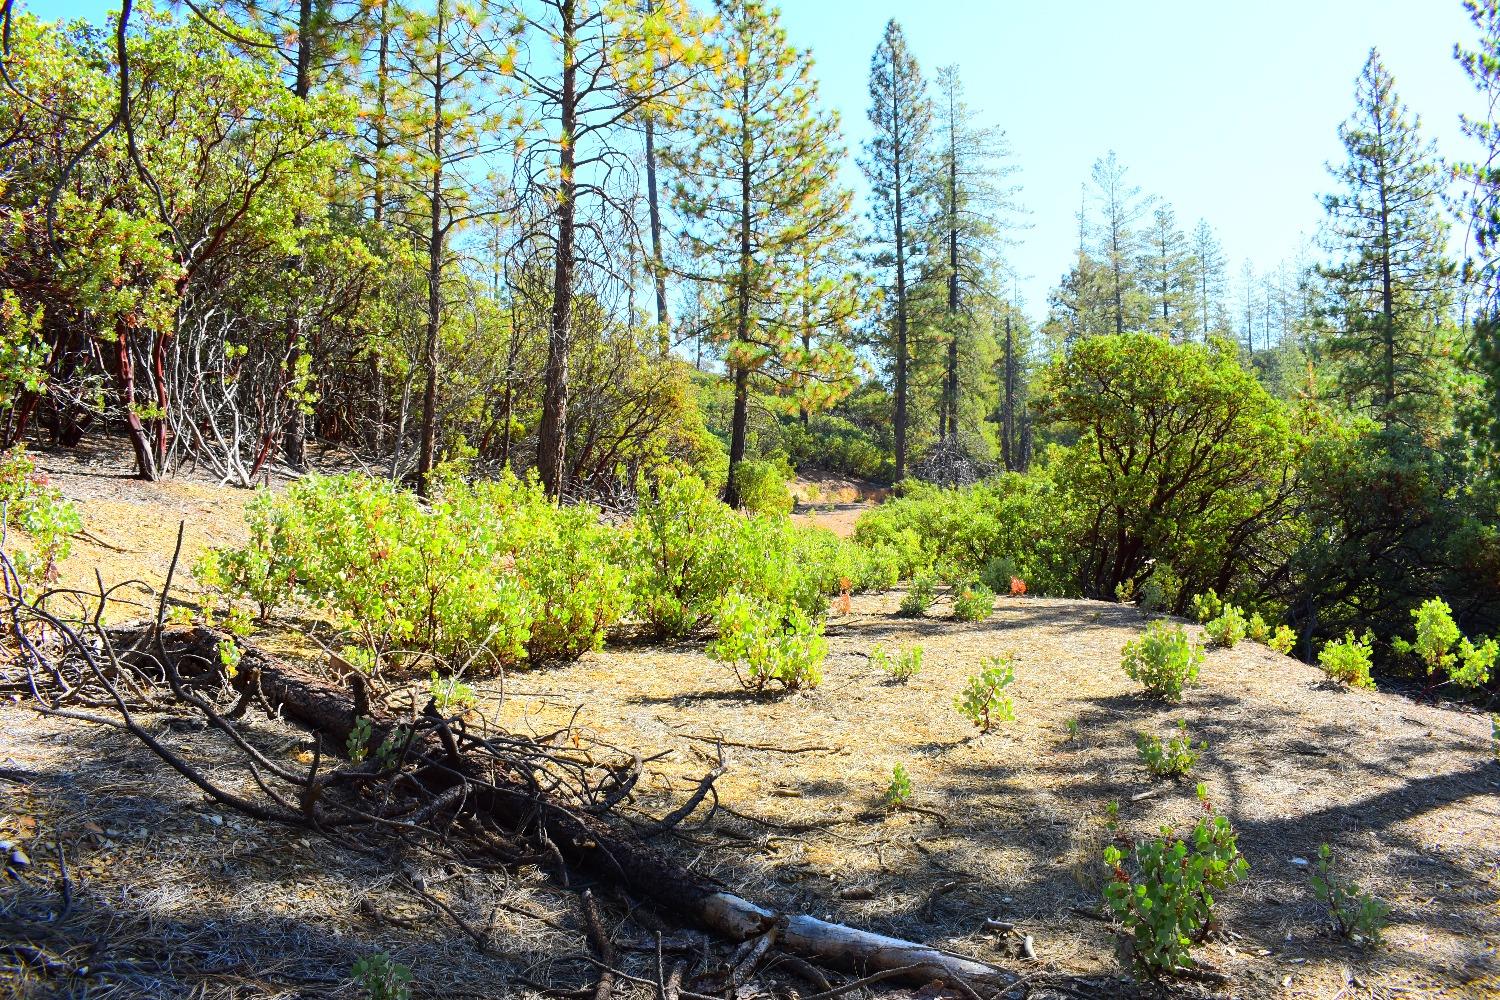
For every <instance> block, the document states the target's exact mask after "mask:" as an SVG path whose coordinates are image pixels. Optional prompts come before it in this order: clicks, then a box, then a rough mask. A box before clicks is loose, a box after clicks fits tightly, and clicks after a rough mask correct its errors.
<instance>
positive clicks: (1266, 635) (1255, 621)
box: [1245, 611, 1271, 643]
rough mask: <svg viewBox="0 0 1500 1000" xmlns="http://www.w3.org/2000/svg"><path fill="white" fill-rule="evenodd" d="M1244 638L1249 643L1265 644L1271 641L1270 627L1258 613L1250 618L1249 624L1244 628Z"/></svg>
mask: <svg viewBox="0 0 1500 1000" xmlns="http://www.w3.org/2000/svg"><path fill="white" fill-rule="evenodd" d="M1245 638H1247V639H1249V640H1250V641H1251V642H1259V643H1266V642H1269V641H1270V639H1271V626H1270V625H1267V624H1266V620H1265V619H1264V618H1262V617H1261V615H1260V612H1259V611H1257V612H1255V614H1253V615H1251V616H1250V622H1249V624H1248V625H1246V626H1245Z"/></svg>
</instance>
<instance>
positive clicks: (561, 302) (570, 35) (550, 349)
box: [537, 0, 578, 497]
mask: <svg viewBox="0 0 1500 1000" xmlns="http://www.w3.org/2000/svg"><path fill="white" fill-rule="evenodd" d="M558 9H559V12H560V13H561V15H562V32H561V33H562V53H563V55H562V61H563V64H562V87H561V96H560V100H559V108H558V111H559V114H560V115H561V118H562V131H561V139H560V143H559V149H558V172H559V178H558V191H557V246H556V249H555V254H556V260H555V261H554V264H553V274H552V316H551V327H550V329H549V330H548V335H547V367H546V371H545V373H544V375H543V386H542V421H541V428H540V430H539V439H538V444H537V465H538V466H539V467H540V471H541V477H542V486H543V487H544V488H545V489H546V491H547V495H548V496H551V497H557V496H559V495H561V493H562V490H563V486H564V481H563V480H564V475H565V465H564V463H565V461H566V458H567V455H566V452H567V436H568V347H569V345H570V342H571V340H572V332H573V267H574V259H573V258H574V254H575V252H576V250H575V246H574V226H575V224H576V219H577V204H576V198H577V183H576V180H575V178H574V167H575V150H574V148H573V137H574V132H575V131H576V129H577V127H578V79H577V78H578V66H577V63H576V62H575V60H574V57H573V55H572V54H571V53H572V51H573V46H574V44H575V43H576V38H575V35H576V33H577V26H576V24H575V23H574V3H573V0H566V2H564V3H561V4H559V7H558Z"/></svg>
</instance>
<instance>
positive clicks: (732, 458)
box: [724, 73, 752, 507]
mask: <svg viewBox="0 0 1500 1000" xmlns="http://www.w3.org/2000/svg"><path fill="white" fill-rule="evenodd" d="M742 80H743V85H742V94H741V98H742V103H741V105H740V106H741V108H748V107H749V106H750V75H749V74H748V73H746V74H743V76H742ZM749 127H750V126H749V123H748V121H746V122H745V124H744V128H745V130H746V133H747V134H746V135H745V137H744V142H743V143H741V145H740V149H741V153H740V273H739V282H738V288H737V289H736V302H735V331H734V332H735V340H736V342H737V343H738V344H739V345H741V349H742V350H743V345H744V344H745V343H746V342H748V340H749V339H750V265H751V263H752V259H751V249H750V148H751V146H750V136H749V134H748V131H749ZM733 353H734V352H733V349H731V354H733ZM732 368H733V371H734V417H733V419H732V420H731V422H730V430H729V482H727V483H725V484H724V502H725V503H727V504H728V505H729V506H731V507H738V506H739V505H740V488H739V484H738V483H737V482H736V481H735V473H736V472H738V471H739V464H740V463H741V462H743V461H744V460H745V438H746V435H747V431H748V429H749V423H750V372H749V371H748V370H747V369H746V368H745V367H744V365H743V363H733V364H732Z"/></svg>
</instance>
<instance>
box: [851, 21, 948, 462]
mask: <svg viewBox="0 0 1500 1000" xmlns="http://www.w3.org/2000/svg"><path fill="white" fill-rule="evenodd" d="M932 115H933V108H932V101H931V99H930V97H929V96H928V93H927V84H926V81H924V80H923V78H922V70H921V67H919V66H918V65H917V60H916V57H915V56H913V55H912V54H911V51H910V50H909V49H908V48H907V46H906V36H905V35H904V34H903V33H902V31H901V26H900V25H899V24H897V23H896V22H895V21H894V20H892V21H890V22H889V23H887V24H886V26H885V36H884V37H883V38H882V39H881V40H880V44H879V45H878V46H877V47H876V49H875V55H874V57H873V58H872V59H871V61H870V125H871V128H872V131H873V135H872V136H871V138H870V140H869V142H868V143H866V144H865V155H864V157H863V159H862V160H861V161H860V165H861V166H862V167H863V168H864V172H865V177H866V179H867V180H868V181H869V184H870V193H871V201H872V205H871V210H870V217H871V221H872V222H873V224H874V230H875V232H874V240H875V243H876V245H877V246H878V247H879V248H880V252H879V255H878V257H877V258H876V263H877V264H878V265H879V266H880V267H881V269H882V270H883V271H884V272H885V285H886V288H887V291H888V296H887V300H888V302H889V304H890V308H891V321H892V330H891V334H892V336H891V350H890V354H891V369H892V378H893V384H892V390H893V394H894V396H895V413H894V414H893V418H894V419H893V430H894V433H895V450H896V469H895V474H896V478H897V479H898V480H899V479H900V478H901V477H903V476H904V475H905V474H906V465H907V458H908V456H907V436H908V435H907V431H908V425H909V422H910V421H909V414H908V413H907V404H908V395H909V390H910V385H909V384H908V383H909V377H910V366H911V355H912V350H911V343H910V334H911V329H910V323H911V316H910V308H911V301H910V293H911V288H910V278H911V277H912V275H913V273H914V271H915V264H916V262H917V251H918V247H919V241H918V240H917V239H916V238H915V233H916V231H917V230H919V229H920V228H922V227H923V226H924V225H925V224H926V222H927V221H928V212H929V210H930V209H929V205H928V187H927V185H928V182H929V180H930V178H931V162H932V161H931V149H930V148H929V145H928V144H929V142H930V140H931V130H932Z"/></svg>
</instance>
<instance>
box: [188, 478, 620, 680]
mask: <svg viewBox="0 0 1500 1000" xmlns="http://www.w3.org/2000/svg"><path fill="white" fill-rule="evenodd" d="M247 516H248V520H249V526H250V540H249V542H248V543H247V544H246V545H244V546H242V547H239V548H228V549H214V550H210V551H209V552H208V553H206V554H205V555H204V556H203V557H202V558H201V559H200V560H199V562H198V564H197V566H196V568H195V573H196V575H197V577H198V579H199V581H200V582H201V583H202V584H204V585H205V586H206V587H208V588H209V589H210V591H211V592H214V593H217V594H218V595H219V597H220V598H221V601H222V602H226V603H227V602H232V601H234V600H249V601H253V602H254V603H255V604H256V605H257V606H258V607H259V610H260V612H261V614H262V616H264V615H266V614H269V613H271V612H273V611H275V610H277V609H281V608H288V607H297V608H300V609H303V610H308V611H312V612H314V613H317V614H321V615H324V616H326V617H327V618H328V619H329V620H330V621H331V622H332V623H333V624H334V626H335V627H336V628H338V629H339V630H340V631H341V633H342V634H343V635H344V636H345V637H346V643H347V645H346V648H345V650H343V651H342V652H343V654H344V658H345V659H346V660H348V661H349V662H350V663H352V664H354V665H356V666H360V667H363V668H366V669H369V670H380V671H386V672H394V673H398V674H399V673H404V672H406V671H407V670H408V668H417V667H422V668H423V669H426V667H425V666H424V657H425V656H426V655H428V654H431V655H434V656H436V657H438V658H439V660H441V661H444V662H448V663H450V665H452V666H458V665H460V663H467V664H471V669H472V670H474V671H476V672H486V671H493V670H495V669H499V668H503V667H506V666H510V665H514V664H517V663H520V662H521V661H522V660H524V659H526V658H527V657H530V658H532V659H534V660H547V659H554V658H563V657H572V656H577V655H578V654H580V653H582V652H585V651H587V650H590V649H595V648H598V646H599V645H600V644H601V643H602V642H603V639H604V634H605V631H606V630H607V629H608V628H609V627H610V626H611V625H612V624H614V623H615V622H616V621H618V620H619V618H620V616H621V615H622V614H623V613H624V611H625V609H626V601H625V597H624V587H623V579H624V577H623V573H622V572H621V571H620V569H619V568H618V567H617V566H616V565H615V564H614V563H613V562H612V561H611V559H610V557H609V552H610V547H611V546H610V540H611V538H610V535H609V533H608V529H607V528H605V527H604V526H603V525H602V524H601V523H600V521H599V515H598V511H597V510H595V509H593V508H590V507H587V506H578V507H571V508H559V507H556V506H554V505H552V504H551V503H549V502H548V501H547V499H546V497H545V495H544V494H543V493H542V491H541V488H540V486H538V485H537V484H536V483H535V482H534V481H524V482H523V481H520V480H517V479H516V478H515V477H514V476H511V475H509V474H507V475H505V476H503V477H502V478H501V479H499V480H495V481H489V482H482V483H477V484H468V483H465V482H462V481H459V480H446V481H443V482H442V483H440V484H439V486H438V489H437V490H436V491H435V495H434V497H433V500H432V502H431V503H430V504H423V503H421V502H420V501H419V500H418V499H417V498H416V496H415V495H413V494H411V493H410V492H408V491H406V490H404V489H401V488H400V487H398V486H396V485H394V484H392V483H389V482H387V481H384V480H379V479H372V478H370V477H367V476H360V475H346V476H335V477H324V476H316V475H314V476H307V477H305V478H303V479H301V480H298V481H297V482H296V483H293V484H292V485H290V486H289V487H287V490H286V492H285V493H283V494H281V495H279V496H277V495H273V494H270V493H267V492H263V493H261V494H259V495H258V496H256V498H255V499H254V500H252V501H251V503H250V504H249V508H248V515H247Z"/></svg>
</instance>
